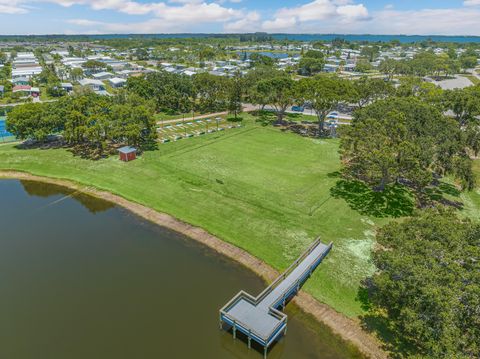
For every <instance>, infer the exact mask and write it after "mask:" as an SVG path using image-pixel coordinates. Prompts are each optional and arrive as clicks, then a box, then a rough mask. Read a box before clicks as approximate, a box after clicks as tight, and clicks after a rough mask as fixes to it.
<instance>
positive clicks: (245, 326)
mask: <svg viewBox="0 0 480 359" xmlns="http://www.w3.org/2000/svg"><path fill="white" fill-rule="evenodd" d="M221 312H222V315H223V316H224V317H227V318H228V319H229V320H230V321H231V322H232V323H234V324H235V325H239V326H241V327H243V328H244V329H245V330H246V331H249V332H250V333H251V334H253V335H255V336H256V337H258V338H260V339H262V340H263V341H264V342H268V341H269V340H270V337H271V336H272V333H275V332H276V331H277V330H278V329H279V328H280V327H281V326H282V325H283V324H284V323H286V322H287V316H286V315H285V314H284V313H282V312H280V313H281V314H282V318H279V319H280V322H279V323H278V324H277V325H276V326H275V328H274V329H273V330H272V333H271V334H269V336H268V337H264V336H263V335H262V334H260V333H258V332H256V331H255V329H251V328H249V327H248V325H247V324H245V323H243V322H242V321H241V320H238V319H236V318H234V317H233V316H231V315H230V314H228V313H226V312H224V311H223V310H222V311H221Z"/></svg>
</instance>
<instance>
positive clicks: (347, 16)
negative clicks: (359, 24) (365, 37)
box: [262, 0, 369, 32]
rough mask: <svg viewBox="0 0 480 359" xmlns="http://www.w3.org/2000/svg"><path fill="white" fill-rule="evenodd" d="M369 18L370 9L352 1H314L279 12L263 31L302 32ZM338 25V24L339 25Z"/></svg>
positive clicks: (264, 25)
mask: <svg viewBox="0 0 480 359" xmlns="http://www.w3.org/2000/svg"><path fill="white" fill-rule="evenodd" d="M368 18H369V14H368V9H367V8H366V7H365V5H363V4H356V5H355V4H353V2H352V1H351V0H314V1H312V2H310V3H307V4H304V5H301V6H297V7H291V8H281V9H279V10H277V12H276V13H275V16H274V18H273V19H272V20H266V21H264V22H263V24H262V29H263V30H266V31H272V32H276V31H285V32H302V31H303V29H307V28H312V27H313V28H315V27H317V28H318V30H317V31H315V32H322V29H321V27H320V26H325V25H328V24H330V23H331V22H336V21H340V22H342V23H345V22H354V21H360V20H366V19H368ZM337 25H338V24H337Z"/></svg>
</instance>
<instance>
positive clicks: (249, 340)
mask: <svg viewBox="0 0 480 359" xmlns="http://www.w3.org/2000/svg"><path fill="white" fill-rule="evenodd" d="M251 348H252V331H251V330H250V329H249V330H248V349H251Z"/></svg>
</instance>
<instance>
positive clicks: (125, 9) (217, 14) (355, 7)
mask: <svg viewBox="0 0 480 359" xmlns="http://www.w3.org/2000/svg"><path fill="white" fill-rule="evenodd" d="M253 31H266V32H289V33H339V34H342V33H352V34H365V33H368V34H409V35H413V34H418V35H480V0H390V1H388V0H386V1H384V0H363V1H362V0H310V1H309V0H306V1H305V0H284V1H278V0H163V1H162V0H0V33H1V34H100V33H175V32H209V33H210V32H253Z"/></svg>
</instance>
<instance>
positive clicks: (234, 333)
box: [233, 322, 237, 339]
mask: <svg viewBox="0 0 480 359" xmlns="http://www.w3.org/2000/svg"><path fill="white" fill-rule="evenodd" d="M233 339H237V326H236V325H235V322H233Z"/></svg>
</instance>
